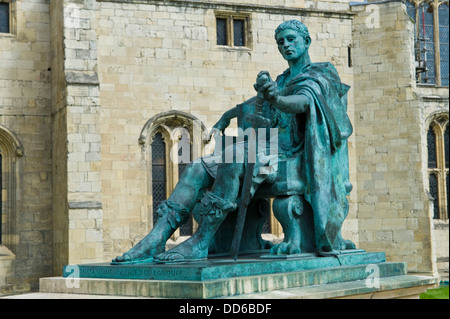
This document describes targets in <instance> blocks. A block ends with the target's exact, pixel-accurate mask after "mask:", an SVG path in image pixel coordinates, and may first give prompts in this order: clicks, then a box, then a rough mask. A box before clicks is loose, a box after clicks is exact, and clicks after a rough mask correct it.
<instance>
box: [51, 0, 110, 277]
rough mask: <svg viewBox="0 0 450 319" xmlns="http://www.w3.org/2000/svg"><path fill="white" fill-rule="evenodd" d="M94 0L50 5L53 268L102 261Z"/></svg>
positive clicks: (58, 271)
mask: <svg viewBox="0 0 450 319" xmlns="http://www.w3.org/2000/svg"><path fill="white" fill-rule="evenodd" d="M96 21H97V20H96V1H93V0H92V1H90V0H86V1H61V2H55V3H53V8H52V22H53V23H54V25H55V26H57V27H56V28H54V29H53V33H52V40H53V52H54V59H53V65H54V66H53V67H54V72H53V76H54V77H53V80H54V82H53V85H54V90H53V108H54V114H55V117H54V118H55V120H54V123H53V126H54V128H53V149H54V154H53V164H54V165H53V168H54V172H55V177H54V183H53V191H54V193H55V200H54V218H55V221H54V232H55V240H54V247H55V252H56V256H57V257H56V258H55V262H54V272H55V273H57V274H58V273H61V272H62V267H63V266H64V265H66V264H69V263H71V264H74V263H88V262H95V261H102V260H103V225H102V222H103V220H102V215H103V213H102V200H101V199H102V195H101V178H100V167H101V165H100V160H101V156H100V149H101V138H100V125H99V124H100V107H99V106H100V100H99V82H98V76H97V72H96V71H97V42H96V32H95V30H96Z"/></svg>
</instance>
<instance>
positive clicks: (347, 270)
mask: <svg viewBox="0 0 450 319" xmlns="http://www.w3.org/2000/svg"><path fill="white" fill-rule="evenodd" d="M266 257H268V258H266ZM435 283H436V279H435V278H433V277H423V276H422V277H419V276H408V275H407V273H406V264H405V263H391V262H386V261H385V256H384V253H367V252H361V251H358V252H355V253H350V254H349V253H346V254H341V255H339V256H338V257H318V256H316V255H314V254H299V255H297V256H289V258H273V257H270V256H267V255H264V254H255V255H247V256H243V257H241V258H240V259H238V260H237V261H233V260H232V259H230V258H229V257H215V258H209V259H208V260H206V261H201V262H193V263H185V264H158V263H146V264H137V265H110V264H109V263H98V264H86V265H68V266H66V267H65V268H64V275H63V277H55V278H41V280H40V291H41V292H54V293H73V294H89V295H110V296H111V295H112V296H134V297H155V298H192V299H206V298H283V299H284V298H336V297H352V296H363V295H366V296H371V295H373V294H376V293H377V294H378V293H380V292H383V293H386V291H391V290H392V291H394V290H395V291H397V290H399V289H400V290H405V289H406V290H408V292H407V295H411V294H413V295H418V293H420V292H422V291H424V290H426V289H427V288H428V287H429V286H430V285H434V284H435ZM417 287H419V288H422V289H417ZM411 288H414V289H413V290H414V293H411ZM419 290H420V291H419ZM417 291H419V292H418V293H416V292H417ZM385 296H387V295H386V294H385ZM394 296H396V297H401V296H402V293H400V292H396V293H395V294H394Z"/></svg>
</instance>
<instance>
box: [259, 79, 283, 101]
mask: <svg viewBox="0 0 450 319" xmlns="http://www.w3.org/2000/svg"><path fill="white" fill-rule="evenodd" d="M261 92H262V93H263V94H264V99H265V100H266V101H267V102H269V103H270V104H273V105H276V104H277V100H278V97H279V96H280V92H279V90H278V85H277V82H275V81H270V82H268V83H266V84H264V85H263V86H262V87H261Z"/></svg>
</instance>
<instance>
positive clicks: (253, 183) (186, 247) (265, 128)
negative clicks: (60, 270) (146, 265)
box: [113, 20, 355, 264]
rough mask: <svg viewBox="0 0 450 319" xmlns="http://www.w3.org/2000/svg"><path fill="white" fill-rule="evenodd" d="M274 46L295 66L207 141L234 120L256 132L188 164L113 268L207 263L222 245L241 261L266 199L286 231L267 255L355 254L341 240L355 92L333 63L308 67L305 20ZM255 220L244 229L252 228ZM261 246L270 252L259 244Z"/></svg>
mask: <svg viewBox="0 0 450 319" xmlns="http://www.w3.org/2000/svg"><path fill="white" fill-rule="evenodd" d="M275 40H276V43H277V45H278V50H279V52H280V53H281V55H282V56H283V58H284V59H285V60H286V61H287V62H288V65H289V68H288V69H287V70H286V71H285V72H284V73H283V74H281V75H279V76H278V77H277V79H276V80H275V81H272V80H271V79H270V75H268V73H267V72H261V73H260V74H259V75H258V76H257V81H256V82H257V84H255V89H256V90H257V92H258V93H257V96H256V97H254V98H252V99H250V100H248V101H245V102H244V103H242V104H240V105H237V106H236V107H234V108H232V109H230V110H228V111H227V112H225V113H224V114H223V115H222V117H221V118H220V120H219V121H218V122H217V123H216V124H215V125H214V127H213V129H212V130H211V133H210V138H211V137H215V138H219V135H220V132H223V131H224V130H225V128H226V127H228V125H229V124H230V120H231V119H232V118H235V117H237V118H238V124H239V127H240V128H242V130H246V129H248V128H252V129H253V131H251V132H253V133H254V134H253V135H252V133H250V134H248V135H249V136H248V138H247V139H241V140H240V141H236V142H235V143H233V144H232V145H228V146H227V148H226V149H225V150H223V152H218V153H215V154H212V155H208V156H204V157H201V158H199V159H197V160H195V161H193V162H192V163H190V164H189V165H188V167H187V168H186V169H185V172H184V173H183V175H182V176H181V178H180V180H179V182H178V184H177V185H176V187H175V189H174V191H173V193H172V194H171V195H170V196H169V198H168V199H167V200H166V201H164V202H163V203H162V204H161V205H160V207H159V208H158V219H157V221H156V223H155V225H154V227H153V229H152V231H151V232H150V233H149V234H148V235H147V236H146V237H145V238H144V239H142V240H141V241H140V242H139V243H138V244H137V245H136V246H134V247H132V248H131V249H130V250H129V251H128V252H126V253H124V254H123V255H122V256H118V257H116V258H115V259H114V260H113V263H116V264H120V263H126V262H146V261H157V262H185V261H191V260H199V259H204V258H206V257H208V253H209V251H210V249H211V247H212V245H213V244H215V245H219V246H220V245H222V246H223V247H226V248H223V247H222V250H224V249H225V250H226V249H230V247H231V246H232V247H231V249H233V250H234V253H233V254H234V257H235V256H236V254H237V251H238V250H239V247H242V245H241V243H240V238H241V236H242V234H243V231H242V229H243V227H244V226H243V225H244V221H245V220H246V219H249V220H250V221H251V218H252V217H248V216H247V217H246V216H245V212H246V210H247V206H249V207H248V209H249V210H252V209H253V210H255V209H256V210H261V207H259V208H258V207H256V208H255V205H256V206H258V205H260V206H261V203H262V204H264V203H266V202H264V201H262V202H261V201H259V202H257V201H256V199H257V198H269V197H273V198H275V200H274V204H273V210H274V215H275V217H276V218H277V219H278V220H279V221H280V223H281V225H282V226H283V230H284V234H285V238H284V242H282V243H280V244H278V245H275V246H273V247H272V248H271V250H270V253H272V254H296V253H301V252H317V253H319V254H321V255H328V254H332V255H333V254H338V253H339V250H343V249H350V248H355V246H354V244H353V243H352V242H351V241H348V240H344V239H342V237H341V234H340V230H341V226H342V223H343V221H344V219H345V218H346V216H347V213H348V208H349V207H348V200H347V198H346V196H347V195H348V194H349V193H350V191H351V188H352V186H351V184H350V182H349V176H348V154H347V152H348V151H347V138H348V137H349V136H350V135H351V133H352V125H351V123H350V120H349V118H348V116H347V113H346V112H347V110H346V108H347V105H346V103H347V101H346V94H347V91H348V90H349V87H348V86H347V85H345V84H343V83H341V81H340V78H339V76H338V74H337V71H336V69H335V68H334V66H333V65H332V64H330V63H312V62H311V59H310V57H309V53H308V49H309V46H310V44H311V38H310V36H309V32H308V29H307V27H306V26H305V25H304V24H302V23H301V22H299V21H296V20H290V21H286V22H284V23H282V24H281V25H280V26H278V28H277V29H276V31H275ZM245 132H249V131H245ZM274 132H275V133H276V134H272V133H274ZM256 139H257V140H258V143H256V142H255V141H256ZM274 139H275V140H274ZM261 140H263V141H265V142H266V143H259V142H260V141H261ZM252 143H253V144H252ZM256 144H257V145H256ZM255 145H256V146H257V148H256V150H255V148H253V146H255ZM274 145H275V146H274ZM227 151H228V152H233V153H232V154H235V155H234V157H233V160H231V161H230V160H223V158H224V154H226V153H227ZM238 158H239V159H244V160H238ZM243 184H244V185H243ZM238 206H239V207H240V208H242V209H241V211H242V212H239V217H238V219H237V220H234V219H233V220H232V222H231V225H232V226H233V227H232V228H231V231H230V230H228V231H227V232H226V233H222V234H219V233H220V231H219V229H221V227H222V228H225V226H224V220H225V219H226V218H227V216H229V215H230V216H233V218H235V216H234V215H236V213H235V211H236V210H237V208H238ZM193 210H194V211H195V212H197V213H195V212H194V216H197V219H198V221H199V227H198V229H197V230H196V232H195V233H194V234H193V235H192V236H191V237H190V238H188V239H187V240H186V241H184V242H183V243H181V244H180V245H178V246H176V247H174V248H172V249H171V250H169V251H165V244H166V241H167V240H168V239H169V237H170V236H171V235H172V234H173V232H174V231H175V230H176V229H177V228H178V227H180V225H182V224H183V223H184V222H185V221H186V220H187V219H188V218H189V217H190V214H191V213H192V212H193ZM229 218H231V217H229ZM250 221H249V222H246V223H247V224H246V225H247V227H249V228H250V227H252V225H251V222H250ZM235 224H238V227H237V228H236V232H235V234H234V232H233V230H234V225H235ZM227 227H229V226H227ZM256 231H257V230H256ZM259 231H260V229H259ZM245 232H247V229H246V230H245ZM252 232H253V230H252ZM224 234H225V235H224ZM245 235H247V234H245ZM259 235H260V234H259ZM233 238H235V239H234V242H233V245H232V241H233ZM245 240H247V239H245ZM245 240H244V241H245ZM214 241H216V242H215V243H214ZM242 244H243V245H244V246H245V242H243V243H242ZM255 245H256V246H258V245H259V247H257V248H270V246H271V244H270V243H267V242H265V241H262V240H259V241H258V240H257V243H256V244H255Z"/></svg>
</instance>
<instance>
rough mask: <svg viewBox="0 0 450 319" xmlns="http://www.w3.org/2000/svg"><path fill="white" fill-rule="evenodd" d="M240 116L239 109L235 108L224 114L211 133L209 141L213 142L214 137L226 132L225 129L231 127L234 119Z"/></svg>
mask: <svg viewBox="0 0 450 319" xmlns="http://www.w3.org/2000/svg"><path fill="white" fill-rule="evenodd" d="M237 116H238V107H237V106H235V107H233V108H232V109H229V110H228V111H226V112H225V113H223V115H222V117H221V118H220V120H219V121H218V122H217V123H216V124H214V126H213V128H212V129H211V131H210V132H209V137H208V139H209V140H211V138H212V137H213V135H216V134H219V132H222V133H223V132H224V131H225V129H226V128H227V127H228V126H229V125H230V122H231V120H232V119H234V118H235V117H237Z"/></svg>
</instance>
